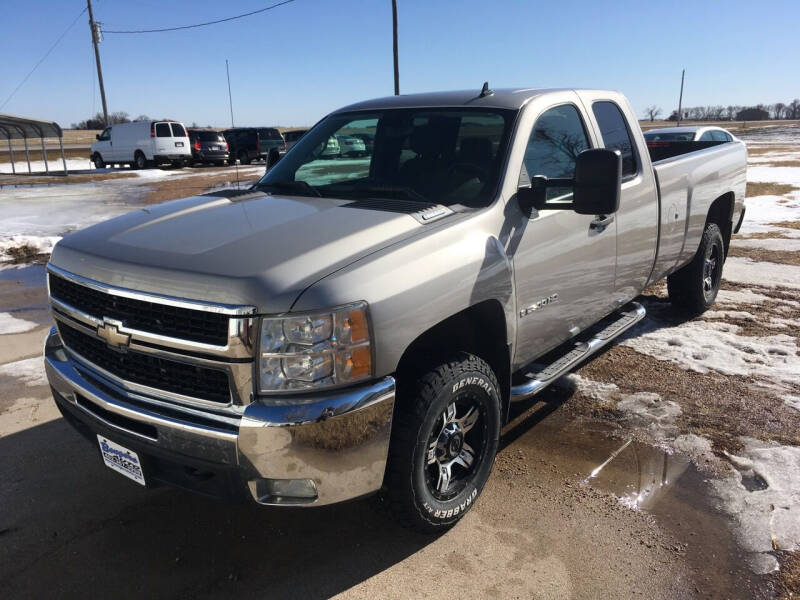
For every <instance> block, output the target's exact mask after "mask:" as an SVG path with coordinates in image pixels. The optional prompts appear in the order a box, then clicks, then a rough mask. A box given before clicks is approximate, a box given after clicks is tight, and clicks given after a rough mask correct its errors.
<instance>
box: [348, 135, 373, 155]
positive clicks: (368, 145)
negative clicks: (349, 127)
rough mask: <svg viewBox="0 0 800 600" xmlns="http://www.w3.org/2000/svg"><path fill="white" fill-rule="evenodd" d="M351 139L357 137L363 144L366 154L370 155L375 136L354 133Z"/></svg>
mask: <svg viewBox="0 0 800 600" xmlns="http://www.w3.org/2000/svg"><path fill="white" fill-rule="evenodd" d="M353 137H357V138H358V139H360V140H361V141H362V142H364V149H365V151H366V152H367V154H372V146H373V145H374V144H375V136H374V135H372V134H369V133H354V134H353Z"/></svg>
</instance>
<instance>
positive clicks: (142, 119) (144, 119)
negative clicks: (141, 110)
mask: <svg viewBox="0 0 800 600" xmlns="http://www.w3.org/2000/svg"><path fill="white" fill-rule="evenodd" d="M151 120H152V119H151V118H150V117H148V116H147V115H139V116H138V117H136V118H135V119H134V121H151Z"/></svg>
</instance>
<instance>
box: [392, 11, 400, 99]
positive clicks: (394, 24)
mask: <svg viewBox="0 0 800 600" xmlns="http://www.w3.org/2000/svg"><path fill="white" fill-rule="evenodd" d="M392 37H393V50H394V95H395V96H399V95H400V67H399V65H398V61H397V0H392Z"/></svg>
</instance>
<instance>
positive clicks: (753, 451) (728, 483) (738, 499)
mask: <svg viewBox="0 0 800 600" xmlns="http://www.w3.org/2000/svg"><path fill="white" fill-rule="evenodd" d="M742 441H743V442H744V449H743V451H742V452H741V454H740V455H738V456H733V455H729V457H728V458H729V459H730V461H731V464H732V465H733V467H734V469H733V470H732V472H731V473H730V474H729V475H728V476H727V477H725V478H723V479H717V480H713V481H712V482H711V487H712V490H713V493H714V495H715V496H716V497H717V498H718V500H719V502H720V505H721V508H722V509H723V510H724V511H725V512H726V513H727V514H728V515H730V516H731V518H732V519H733V520H734V521H735V523H736V525H737V527H736V528H735V529H734V532H735V535H736V537H737V539H738V541H739V544H740V546H741V547H742V548H743V549H744V550H745V551H746V552H748V553H750V556H749V559H750V561H749V562H750V565H751V568H753V569H754V570H755V571H756V572H757V573H768V572H770V571H774V570H775V569H777V568H778V562H777V560H776V559H775V556H774V554H773V552H774V551H775V550H789V551H792V550H797V549H798V548H800V448H798V447H795V446H780V445H777V444H773V443H769V442H763V441H760V440H756V439H752V438H743V440H742Z"/></svg>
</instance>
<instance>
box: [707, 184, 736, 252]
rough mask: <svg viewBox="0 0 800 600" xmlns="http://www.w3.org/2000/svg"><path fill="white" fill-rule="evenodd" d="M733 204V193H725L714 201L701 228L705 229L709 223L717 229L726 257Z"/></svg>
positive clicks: (731, 228) (731, 231)
mask: <svg viewBox="0 0 800 600" xmlns="http://www.w3.org/2000/svg"><path fill="white" fill-rule="evenodd" d="M734 202H735V195H734V193H733V192H727V193H725V194H723V195H722V196H720V197H719V198H717V199H716V200H714V201H713V202H712V203H711V206H709V208H708V214H707V216H706V223H705V225H704V226H703V229H705V227H706V226H708V224H709V223H715V224H716V225H717V227H719V229H720V231H721V232H722V240H723V242H724V244H725V255H726V256H727V255H728V246H730V243H731V234H732V233H733V209H734Z"/></svg>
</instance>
